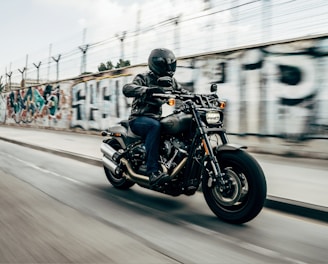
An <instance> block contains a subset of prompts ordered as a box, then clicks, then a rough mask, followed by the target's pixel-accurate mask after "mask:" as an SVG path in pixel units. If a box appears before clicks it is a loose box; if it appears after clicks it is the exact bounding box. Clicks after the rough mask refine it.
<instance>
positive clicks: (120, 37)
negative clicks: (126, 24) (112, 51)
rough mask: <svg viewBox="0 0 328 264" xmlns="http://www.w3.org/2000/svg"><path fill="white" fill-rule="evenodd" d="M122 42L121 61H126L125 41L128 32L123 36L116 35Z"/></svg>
mask: <svg viewBox="0 0 328 264" xmlns="http://www.w3.org/2000/svg"><path fill="white" fill-rule="evenodd" d="M115 36H116V37H117V38H118V39H119V40H120V42H121V58H120V60H121V61H123V60H124V39H125V36H126V31H123V32H122V34H121V35H118V34H116V35H115Z"/></svg>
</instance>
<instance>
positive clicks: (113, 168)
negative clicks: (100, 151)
mask: <svg viewBox="0 0 328 264" xmlns="http://www.w3.org/2000/svg"><path fill="white" fill-rule="evenodd" d="M102 162H103V164H104V166H105V167H106V168H107V169H109V170H110V171H111V172H112V173H114V174H116V170H117V168H118V165H117V164H116V163H115V162H114V161H112V160H110V159H108V158H107V157H106V156H103V158H102Z"/></svg>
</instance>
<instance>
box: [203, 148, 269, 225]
mask: <svg viewBox="0 0 328 264" xmlns="http://www.w3.org/2000/svg"><path fill="white" fill-rule="evenodd" d="M216 156H217V159H218V162H219V165H220V169H221V172H224V178H225V180H227V182H228V185H229V186H230V188H228V189H226V190H223V191H222V189H221V191H220V186H218V185H217V184H215V183H212V184H211V179H210V173H211V168H210V165H209V163H208V164H207V166H206V171H207V172H205V173H204V175H203V179H202V191H203V195H204V197H205V200H206V203H207V205H208V206H209V208H210V209H211V210H212V212H213V213H214V214H215V215H216V216H217V217H218V218H220V219H221V220H223V221H225V222H228V223H231V224H243V223H246V222H248V221H250V220H252V219H253V218H255V217H256V216H257V215H258V214H259V213H260V211H261V210H262V208H263V206H264V202H265V199H266V195H267V185H266V180H265V176H264V173H263V170H262V168H261V167H260V165H259V164H258V162H257V161H256V160H255V159H254V158H253V157H252V156H251V155H250V154H248V153H247V152H245V151H243V150H240V149H238V150H233V151H218V152H217V154H216Z"/></svg>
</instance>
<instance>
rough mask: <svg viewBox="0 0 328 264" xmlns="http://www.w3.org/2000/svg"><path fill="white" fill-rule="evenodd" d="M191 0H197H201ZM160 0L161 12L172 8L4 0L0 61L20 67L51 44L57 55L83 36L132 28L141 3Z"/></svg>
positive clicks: (127, 1)
mask: <svg viewBox="0 0 328 264" xmlns="http://www.w3.org/2000/svg"><path fill="white" fill-rule="evenodd" d="M178 2H179V3H180V4H179V5H180V6H181V7H184V9H186V8H185V7H186V5H185V3H187V2H189V5H188V8H187V9H192V5H191V4H190V3H191V2H190V1H184V0H181V1H178ZM192 2H194V3H196V6H199V4H200V2H201V1H192ZM159 3H161V4H160V5H161V8H160V9H162V10H163V12H162V13H163V14H162V15H163V16H165V15H166V14H165V12H167V15H168V13H170V12H172V10H171V9H170V8H169V6H170V5H171V2H170V1H162V0H160V1H159V0H139V1H132V0H10V1H6V0H2V1H1V2H0V10H1V11H2V12H1V16H0V21H1V23H0V29H1V35H2V39H3V41H2V45H1V49H0V60H1V61H0V65H1V67H3V65H6V67H9V65H10V63H12V65H16V66H15V67H17V63H18V61H22V58H25V57H26V54H28V56H29V58H33V55H38V56H43V57H47V56H48V54H49V49H50V44H51V53H52V54H53V55H55V54H57V53H59V52H61V51H62V50H65V49H66V50H67V49H70V48H73V47H76V46H78V45H81V44H82V43H83V41H84V42H85V43H88V42H96V41H100V40H102V39H105V38H107V37H108V35H114V34H115V32H117V33H120V32H122V31H123V30H126V29H129V28H130V29H134V28H135V24H136V21H137V10H138V8H139V7H140V6H142V10H143V12H144V10H153V9H154V8H156V4H157V5H158V4H159ZM165 3H167V4H165ZM165 5H166V6H167V7H165ZM151 15H152V12H149V13H148V14H147V19H148V20H153V21H152V22H151V23H152V24H153V23H154V22H155V21H156V20H159V19H161V16H162V15H160V16H158V12H157V16H151ZM146 22H147V21H145V23H146ZM84 29H86V31H85V32H86V33H85V35H84V34H83V32H84ZM23 60H24V59H23ZM22 63H24V62H22ZM23 65H24V64H23ZM23 65H22V67H23ZM13 67H14V66H13Z"/></svg>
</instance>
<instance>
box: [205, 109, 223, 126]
mask: <svg viewBox="0 0 328 264" xmlns="http://www.w3.org/2000/svg"><path fill="white" fill-rule="evenodd" d="M220 119H221V114H220V112H214V111H212V112H207V113H206V122H207V124H209V125H213V124H217V123H219V122H220Z"/></svg>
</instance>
